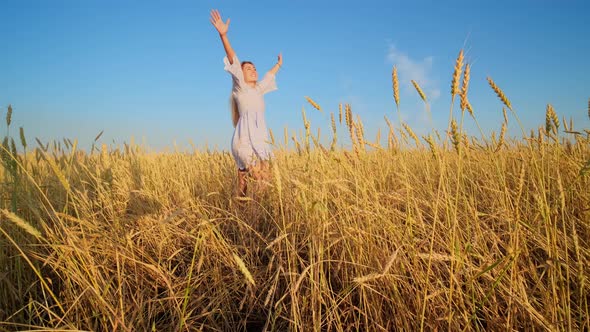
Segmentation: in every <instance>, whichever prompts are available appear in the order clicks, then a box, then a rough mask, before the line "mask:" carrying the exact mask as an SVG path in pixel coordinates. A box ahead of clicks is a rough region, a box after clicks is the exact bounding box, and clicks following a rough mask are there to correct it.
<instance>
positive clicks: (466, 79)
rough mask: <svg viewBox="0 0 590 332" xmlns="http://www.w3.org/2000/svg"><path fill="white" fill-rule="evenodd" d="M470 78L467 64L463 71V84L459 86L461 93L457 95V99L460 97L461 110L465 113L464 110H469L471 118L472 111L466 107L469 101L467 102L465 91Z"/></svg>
mask: <svg viewBox="0 0 590 332" xmlns="http://www.w3.org/2000/svg"><path fill="white" fill-rule="evenodd" d="M470 76H471V66H470V65H469V64H466V65H465V70H464V71H463V83H462V84H461V93H459V97H461V110H463V111H465V110H466V109H467V110H469V113H470V114H471V115H472V116H473V110H471V107H469V108H468V107H467V105H468V104H469V101H468V100H467V91H468V89H469V78H470Z"/></svg>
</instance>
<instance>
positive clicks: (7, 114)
mask: <svg viewBox="0 0 590 332" xmlns="http://www.w3.org/2000/svg"><path fill="white" fill-rule="evenodd" d="M11 122H12V105H8V112H7V113H6V126H8V127H10V123H11Z"/></svg>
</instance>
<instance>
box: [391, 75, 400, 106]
mask: <svg viewBox="0 0 590 332" xmlns="http://www.w3.org/2000/svg"><path fill="white" fill-rule="evenodd" d="M391 81H392V84H393V99H394V100H395V104H396V105H397V107H399V80H398V79H397V68H396V67H395V66H393V71H392V73H391Z"/></svg>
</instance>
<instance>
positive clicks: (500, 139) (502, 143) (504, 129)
mask: <svg viewBox="0 0 590 332" xmlns="http://www.w3.org/2000/svg"><path fill="white" fill-rule="evenodd" d="M505 135H506V122H503V123H502V129H500V138H499V139H498V146H497V147H496V152H498V151H500V149H502V146H503V145H504V136H505Z"/></svg>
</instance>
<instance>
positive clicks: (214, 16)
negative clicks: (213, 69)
mask: <svg viewBox="0 0 590 332" xmlns="http://www.w3.org/2000/svg"><path fill="white" fill-rule="evenodd" d="M211 24H213V26H214V27H215V29H217V32H219V37H221V42H222V43H223V48H224V49H225V54H227V59H228V60H229V63H230V64H233V63H234V57H235V55H236V52H234V49H233V48H232V47H231V44H230V43H229V39H228V38H227V30H228V29H229V18H228V19H227V21H226V22H225V23H223V20H222V19H221V15H219V11H218V10H216V9H214V10H212V11H211Z"/></svg>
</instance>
